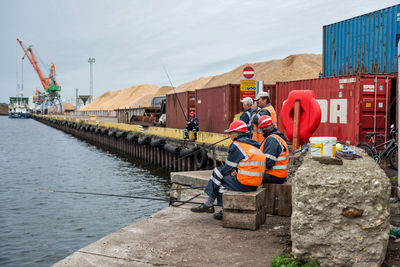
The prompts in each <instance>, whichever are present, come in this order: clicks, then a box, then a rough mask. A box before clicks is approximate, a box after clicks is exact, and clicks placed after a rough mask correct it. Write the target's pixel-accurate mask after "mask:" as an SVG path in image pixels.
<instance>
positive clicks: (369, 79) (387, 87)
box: [360, 75, 391, 143]
mask: <svg viewBox="0 0 400 267" xmlns="http://www.w3.org/2000/svg"><path fill="white" fill-rule="evenodd" d="M360 84H361V102H360V110H361V113H360V115H361V116H360V142H368V141H369V138H366V137H365V135H366V134H367V132H377V135H376V141H377V143H382V142H385V141H386V138H388V137H389V136H388V134H389V124H390V116H389V115H390V107H389V105H390V102H391V101H390V91H391V79H390V77H389V76H382V75H379V76H372V75H365V76H363V77H361V80H360Z"/></svg>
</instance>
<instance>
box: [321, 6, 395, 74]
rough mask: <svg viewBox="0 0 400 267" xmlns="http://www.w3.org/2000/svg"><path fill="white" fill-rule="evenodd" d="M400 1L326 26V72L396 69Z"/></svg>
mask: <svg viewBox="0 0 400 267" xmlns="http://www.w3.org/2000/svg"><path fill="white" fill-rule="evenodd" d="M399 37H400V5H395V6H392V7H388V8H385V9H381V10H378V11H375V12H372V13H368V14H365V15H362V16H358V17H355V18H351V19H347V20H344V21H340V22H337V23H333V24H330V25H326V26H324V29H323V57H322V58H323V59H322V60H323V62H322V65H323V75H324V76H325V77H330V76H339V75H353V74H357V73H395V72H397V44H398V41H399Z"/></svg>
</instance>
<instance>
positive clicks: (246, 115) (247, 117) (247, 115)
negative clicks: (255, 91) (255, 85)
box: [239, 97, 253, 138]
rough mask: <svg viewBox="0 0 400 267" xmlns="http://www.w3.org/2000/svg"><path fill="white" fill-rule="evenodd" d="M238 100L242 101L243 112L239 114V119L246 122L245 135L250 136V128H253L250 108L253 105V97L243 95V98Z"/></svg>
mask: <svg viewBox="0 0 400 267" xmlns="http://www.w3.org/2000/svg"><path fill="white" fill-rule="evenodd" d="M240 102H242V105H243V110H244V112H243V114H242V115H241V116H240V119H239V120H241V121H244V123H246V126H247V130H248V133H247V137H249V138H251V136H252V135H251V132H252V131H251V129H252V128H253V121H252V116H253V110H252V108H251V106H252V105H253V99H251V97H245V98H243V100H240Z"/></svg>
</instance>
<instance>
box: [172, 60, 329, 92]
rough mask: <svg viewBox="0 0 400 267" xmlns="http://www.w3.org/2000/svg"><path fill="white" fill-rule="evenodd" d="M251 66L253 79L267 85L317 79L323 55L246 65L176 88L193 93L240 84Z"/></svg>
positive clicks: (179, 90) (178, 90)
mask: <svg viewBox="0 0 400 267" xmlns="http://www.w3.org/2000/svg"><path fill="white" fill-rule="evenodd" d="M247 65H251V66H252V67H253V68H254V70H255V73H256V74H255V76H254V78H253V79H256V80H259V81H264V83H265V84H274V83H276V82H278V81H279V82H285V81H294V80H303V79H311V78H317V77H318V74H319V72H320V71H322V55H315V54H299V55H291V56H288V57H286V58H284V59H280V60H270V61H267V62H258V63H246V64H243V65H241V66H239V67H237V68H236V69H234V70H232V71H230V72H227V73H224V74H220V75H216V76H210V77H206V78H200V79H197V80H194V81H191V82H188V83H185V84H182V85H180V86H178V87H177V88H176V91H177V92H182V91H192V90H195V89H199V88H208V87H214V86H219V85H225V84H228V83H236V84H239V83H240V80H241V79H243V75H242V71H243V69H244V67H245V66H247Z"/></svg>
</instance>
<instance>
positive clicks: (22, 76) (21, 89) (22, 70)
mask: <svg viewBox="0 0 400 267" xmlns="http://www.w3.org/2000/svg"><path fill="white" fill-rule="evenodd" d="M23 91H24V60H23V59H22V63H21V88H20V91H19V96H22V92H23Z"/></svg>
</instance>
